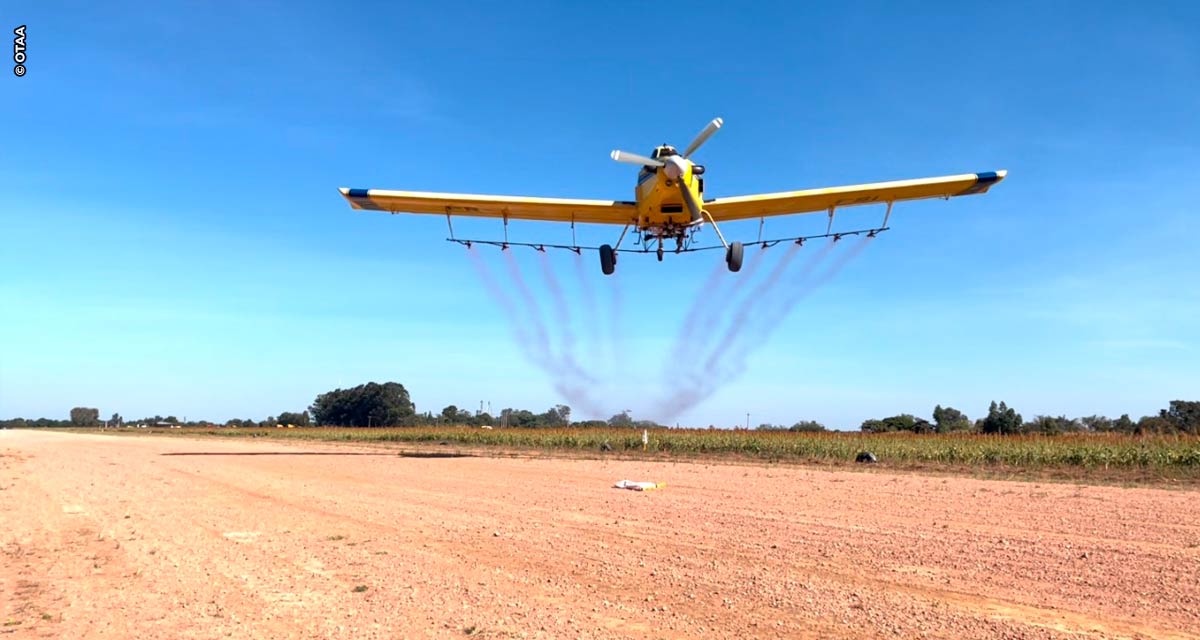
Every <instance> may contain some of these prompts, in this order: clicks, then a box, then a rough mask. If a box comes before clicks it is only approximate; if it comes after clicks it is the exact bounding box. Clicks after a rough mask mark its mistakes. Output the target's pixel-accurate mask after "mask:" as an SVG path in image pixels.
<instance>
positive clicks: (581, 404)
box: [468, 237, 869, 422]
mask: <svg viewBox="0 0 1200 640" xmlns="http://www.w3.org/2000/svg"><path fill="white" fill-rule="evenodd" d="M868 243H869V238H865V237H864V238H859V239H858V240H856V241H855V242H854V243H853V245H852V246H850V247H847V248H846V249H840V248H839V247H838V245H844V244H850V243H834V242H832V241H830V242H828V243H826V244H824V245H823V246H822V247H820V248H819V249H817V250H815V251H814V252H813V253H812V254H811V255H810V256H808V257H807V259H804V260H802V261H800V263H799V265H798V266H797V265H796V264H794V263H795V262H796V261H797V259H798V258H799V257H800V256H801V255H802V253H803V249H802V247H801V246H800V245H795V244H792V245H790V246H789V247H788V248H787V249H785V250H783V252H782V255H781V256H780V257H779V258H778V259H777V261H776V262H775V264H774V265H771V267H770V268H769V269H767V270H766V272H765V274H763V275H761V277H759V276H760V271H762V270H763V268H764V266H763V265H764V263H765V262H766V254H768V253H771V252H770V251H769V250H767V251H763V250H760V251H757V252H755V254H754V255H753V256H752V257H751V258H750V260H749V261H748V262H747V263H746V266H745V267H744V268H743V269H742V271H741V272H740V273H737V274H732V273H729V272H728V270H727V269H726V267H725V264H724V262H723V261H722V262H720V263H718V264H717V265H716V267H715V268H714V269H713V270H712V271H711V272H710V273H709V274H708V276H707V277H706V278H705V279H704V281H703V283H702V284H701V286H700V288H699V289H698V290H697V291H696V294H695V298H694V299H693V300H692V301H691V303H690V304H689V305H688V307H687V309H686V311H685V312H684V316H683V321H682V323H681V324H680V326H679V329H678V330H677V332H676V335H675V337H674V339H673V340H672V341H670V344H671V347H670V349H669V351H668V353H666V354H664V355H665V357H666V359H665V361H664V362H663V370H662V375H661V378H660V380H659V381H658V384H657V385H653V384H651V385H643V386H639V388H638V395H639V396H641V398H640V400H641V402H640V403H639V404H640V405H642V406H643V407H644V408H645V410H646V411H647V412H648V413H649V414H650V415H649V416H648V417H650V418H653V419H656V420H659V421H662V422H669V421H671V420H673V419H674V418H676V417H678V416H679V415H681V414H683V413H685V412H687V411H688V410H690V409H692V408H694V407H695V406H697V405H698V404H699V403H700V402H703V401H704V400H705V399H707V398H709V397H711V396H712V395H713V394H714V393H716V392H717V391H718V390H719V389H720V388H721V387H723V386H724V385H726V384H729V383H730V382H732V381H733V380H734V379H735V378H736V377H737V376H739V375H741V373H743V372H744V371H745V368H746V361H747V359H748V358H749V356H750V355H751V354H752V353H753V352H754V350H755V349H757V348H758V347H760V346H762V345H763V344H765V343H766V341H767V340H768V339H769V338H770V336H771V334H772V333H773V332H774V330H775V329H776V328H778V326H779V325H780V324H781V323H782V322H783V320H784V319H786V318H787V316H788V314H789V313H790V312H791V310H792V309H793V308H794V307H795V306H796V305H797V304H798V303H799V302H800V301H801V300H802V299H803V298H804V297H805V296H807V295H809V294H811V293H812V292H813V291H815V290H817V289H818V288H820V287H821V286H823V285H824V284H825V283H827V282H829V281H830V280H831V279H832V278H833V277H834V276H836V275H837V274H838V273H839V272H840V271H841V270H842V269H843V268H844V267H845V266H846V265H847V264H849V263H850V262H851V261H852V260H854V259H855V258H856V257H857V256H858V255H860V254H861V253H862V251H863V250H864V249H865V247H866V245H867V244H868ZM502 253H503V254H504V257H503V258H502V260H503V261H504V263H505V266H506V270H507V275H508V278H507V280H506V282H505V283H504V284H506V285H508V286H502V284H501V282H500V281H499V280H498V279H497V278H496V275H495V273H494V272H493V270H492V268H491V266H490V265H489V262H488V261H487V260H485V259H484V258H483V257H482V256H481V255H480V254H479V251H478V250H477V249H475V248H469V249H468V254H469V255H470V257H471V262H472V265H473V266H474V267H475V270H476V272H477V273H478V275H479V277H480V280H481V282H482V283H483V285H484V287H485V289H486V290H487V291H488V293H489V295H491V297H492V298H493V299H494V300H495V301H496V303H497V305H498V306H499V308H500V310H501V311H502V313H503V315H504V318H505V320H506V321H507V322H508V323H509V325H510V327H511V329H512V332H513V336H514V338H515V339H516V341H517V345H518V347H519V348H520V349H521V352H522V353H523V354H524V355H525V357H526V359H528V360H529V361H530V362H531V363H532V364H534V365H535V366H537V367H538V368H540V369H541V370H542V371H543V372H545V373H546V374H547V376H548V377H550V379H551V380H552V381H553V384H554V387H555V389H556V390H557V391H558V392H559V393H560V394H561V395H562V396H563V397H564V398H565V399H566V400H567V401H568V402H569V403H571V404H572V405H573V406H575V407H578V408H579V409H581V410H583V411H584V412H586V413H588V414H591V415H594V416H607V415H612V414H616V413H619V412H620V411H622V407H623V406H627V405H629V404H630V401H629V400H628V399H621V400H619V401H618V404H613V401H611V400H608V399H609V398H612V397H613V396H620V395H621V394H617V393H613V389H614V388H616V386H617V385H618V384H620V383H625V382H628V380H627V378H628V376H629V374H630V368H631V367H632V366H634V365H631V364H630V363H631V362H634V361H636V360H637V359H638V358H640V357H641V355H640V354H630V353H625V352H623V351H622V350H621V348H620V347H621V342H622V332H621V327H622V322H623V314H622V312H623V300H624V286H623V282H622V281H621V280H620V279H619V278H618V277H616V276H613V277H608V278H605V282H606V289H607V295H603V296H600V295H597V292H596V290H595V288H594V287H593V286H592V282H591V279H590V278H589V276H588V272H587V271H586V269H587V266H586V264H585V261H584V258H583V257H582V256H579V255H575V256H573V257H572V258H571V259H572V260H573V261H574V263H575V264H574V271H575V276H576V277H575V279H576V281H577V286H576V293H577V294H578V303H577V304H572V301H571V299H570V298H569V297H568V295H567V292H566V290H564V288H563V286H562V283H561V281H560V279H559V274H558V273H557V272H556V270H555V265H556V262H557V261H555V260H554V259H553V258H552V257H550V256H549V255H547V254H545V253H543V254H542V255H540V256H539V267H540V276H541V280H542V282H543V284H544V287H543V288H544V290H545V291H546V294H547V296H548V299H543V300H541V301H539V299H538V297H537V296H535V295H534V292H533V289H532V288H531V287H530V284H529V282H528V281H527V280H526V279H525V276H524V274H523V273H522V271H521V267H520V264H519V263H518V260H517V258H516V257H515V256H514V255H513V252H512V250H504V251H502ZM831 255H832V256H835V257H834V258H833V259H832V261H831V262H829V264H828V265H827V266H825V268H824V269H820V270H818V267H820V266H822V265H823V264H824V263H826V262H827V261H829V259H830V256H831ZM539 302H540V303H539ZM547 307H548V308H547ZM577 329H578V331H577ZM580 343H583V345H584V348H583V350H586V352H587V354H588V357H587V358H586V359H583V358H581V353H580V351H581V348H580ZM581 360H584V361H586V363H587V366H583V364H582V363H581ZM654 387H657V388H654Z"/></svg>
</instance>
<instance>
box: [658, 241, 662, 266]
mask: <svg viewBox="0 0 1200 640" xmlns="http://www.w3.org/2000/svg"><path fill="white" fill-rule="evenodd" d="M662 258H663V248H662V245H661V244H659V245H658V261H659V262H662Z"/></svg>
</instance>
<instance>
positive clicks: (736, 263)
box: [725, 242, 743, 273]
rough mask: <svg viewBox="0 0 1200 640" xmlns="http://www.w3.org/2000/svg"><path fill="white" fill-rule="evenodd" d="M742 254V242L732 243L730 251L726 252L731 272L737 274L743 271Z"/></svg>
mask: <svg viewBox="0 0 1200 640" xmlns="http://www.w3.org/2000/svg"><path fill="white" fill-rule="evenodd" d="M742 253H743V247H742V243H740V242H733V243H730V245H729V249H727V250H726V251H725V264H727V265H729V270H730V271H732V272H734V273H737V272H738V271H741V269H742Z"/></svg>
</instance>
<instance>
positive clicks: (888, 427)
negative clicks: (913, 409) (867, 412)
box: [861, 413, 933, 433]
mask: <svg viewBox="0 0 1200 640" xmlns="http://www.w3.org/2000/svg"><path fill="white" fill-rule="evenodd" d="M861 429H862V431H863V432H864V433H887V432H890V431H911V432H913V433H929V432H930V431H933V425H931V424H929V421H928V420H922V419H921V418H917V417H915V416H913V415H912V414H908V413H902V414H900V415H898V416H891V417H888V418H884V419H882V420H865V421H863V423H862V427H861Z"/></svg>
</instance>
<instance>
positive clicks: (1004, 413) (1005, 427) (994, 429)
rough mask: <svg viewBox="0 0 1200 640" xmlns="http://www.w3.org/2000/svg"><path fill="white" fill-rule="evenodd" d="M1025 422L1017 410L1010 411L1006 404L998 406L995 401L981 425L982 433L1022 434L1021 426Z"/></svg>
mask: <svg viewBox="0 0 1200 640" xmlns="http://www.w3.org/2000/svg"><path fill="white" fill-rule="evenodd" d="M1024 422H1025V421H1024V420H1022V419H1021V414H1019V413H1017V412H1016V410H1014V409H1010V408H1009V407H1008V405H1006V404H1004V402H1001V403H1000V404H996V401H995V400H993V401H992V404H991V406H989V407H988V414H987V417H986V418H984V419H983V423H982V424H981V425H980V427H981V428H980V431H982V432H984V433H995V434H999V435H1005V434H1012V433H1020V431H1021V425H1022V424H1024Z"/></svg>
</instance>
